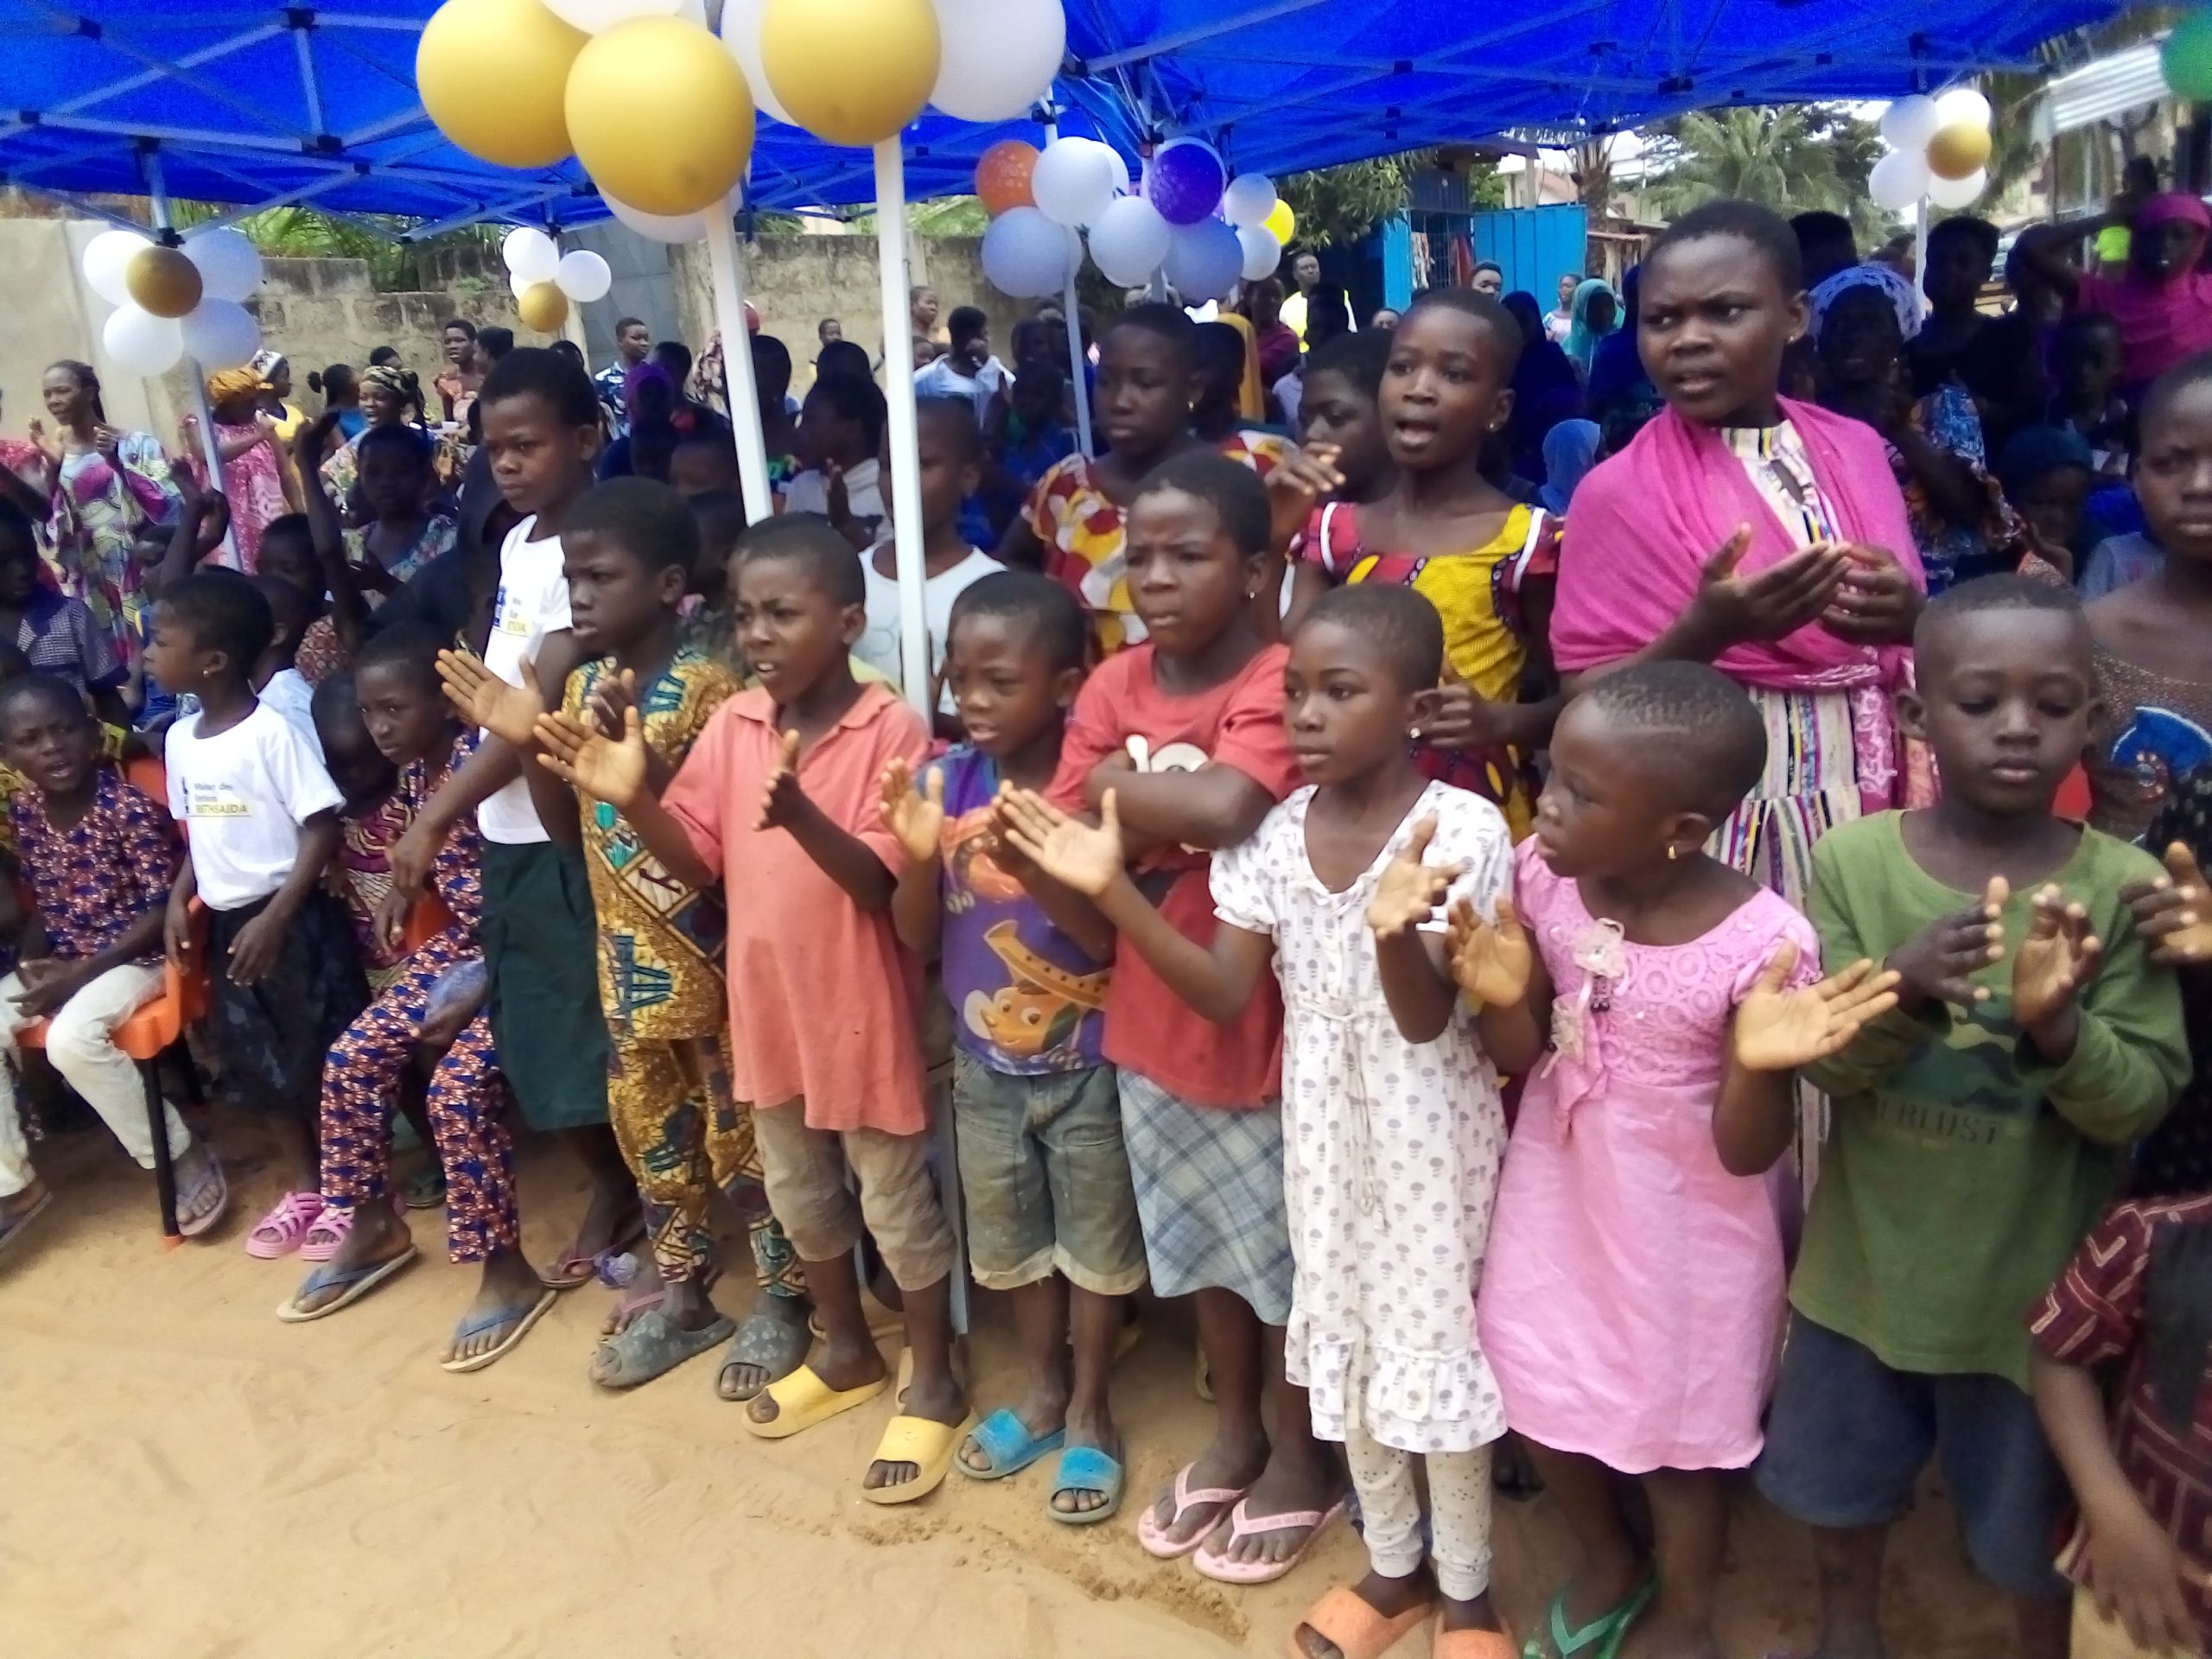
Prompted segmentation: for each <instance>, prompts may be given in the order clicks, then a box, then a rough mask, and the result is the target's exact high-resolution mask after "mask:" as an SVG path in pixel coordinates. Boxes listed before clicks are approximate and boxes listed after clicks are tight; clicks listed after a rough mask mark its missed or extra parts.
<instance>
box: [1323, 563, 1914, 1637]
mask: <svg viewBox="0 0 2212 1659" xmlns="http://www.w3.org/2000/svg"><path fill="white" fill-rule="evenodd" d="M1325 602H1326V601H1324V603H1325ZM1766 759H1767V740H1766V733H1765V728H1764V726H1763V725H1762V723H1761V721H1760V719H1759V715H1758V710H1757V709H1755V708H1754V707H1753V706H1752V703H1751V699H1750V698H1749V697H1747V696H1745V694H1744V692H1743V691H1742V690H1740V689H1739V688H1738V686H1736V685H1735V684H1734V683H1732V682H1731V681H1730V680H1728V679H1727V678H1726V677H1724V676H1723V675H1721V674H1719V672H1717V671H1714V670H1713V669H1711V668H1708V667H1707V666H1706V665H1705V664H1701V663H1683V662H1659V663H1651V664H1642V665H1638V666H1635V667H1630V668H1625V669H1623V670H1621V671H1618V672H1617V673H1613V674H1610V675H1607V676H1605V677H1602V678H1599V679H1598V680H1596V681H1595V682H1594V683H1592V684H1591V685H1590V686H1589V687H1588V688H1587V689H1586V690H1583V691H1582V692H1581V694H1580V696H1577V697H1576V698H1575V699H1574V700H1573V702H1569V703H1568V704H1567V709H1566V712H1565V713H1564V714H1563V715H1561V716H1560V721H1559V726H1558V729H1557V731H1556V732H1555V734H1554V737H1553V741H1552V766H1551V774H1550V777H1549V779H1548V782H1547V783H1546V785H1545V787H1544V790H1543V792H1542V794H1541V796H1540V797H1539V798H1538V800H1537V803H1536V810H1535V833H1534V834H1533V835H1532V836H1530V837H1529V839H1528V840H1527V841H1525V842H1522V845H1521V849H1520V851H1519V853H1518V855H1516V860H1515V881H1514V897H1513V903H1512V905H1511V906H1510V908H1509V907H1501V910H1500V913H1499V918H1498V920H1497V923H1496V924H1495V925H1493V924H1491V922H1489V921H1488V920H1486V919H1485V918H1481V917H1479V916H1476V915H1471V914H1465V913H1462V914H1460V915H1458V916H1456V917H1455V918H1454V919H1455V922H1456V923H1457V925H1458V929H1457V931H1459V935H1460V938H1459V949H1458V951H1457V960H1458V963H1459V979H1460V983H1461V985H1462V986H1463V988H1465V990H1466V992H1467V994H1468V996H1469V997H1470V998H1471V1000H1472V1001H1475V1002H1476V1003H1478V1005H1479V1006H1480V1007H1482V1010H1483V1013H1482V1029H1483V1033H1484V1042H1485V1046H1487V1048H1488V1049H1489V1052H1490V1054H1491V1058H1492V1059H1493V1060H1495V1061H1496V1063H1497V1065H1499V1066H1501V1067H1503V1068H1504V1069H1505V1070H1506V1071H1510V1072H1513V1073H1516V1075H1519V1076H1522V1077H1527V1078H1528V1080H1529V1081H1528V1086H1527V1089H1526V1091H1525V1092H1524V1093H1523V1095H1522V1101H1521V1109H1520V1116H1519V1117H1518V1119H1517V1121H1516V1122H1515V1124H1514V1126H1513V1140H1512V1145H1511V1147H1510V1151H1509V1152H1508V1154H1507V1156H1506V1160H1505V1176H1504V1179H1503V1182H1502V1184H1501V1185H1500V1187H1499V1190H1498V1198H1497V1221H1496V1224H1495V1225H1494V1227H1493V1228H1492V1230H1491V1251H1490V1260H1489V1262H1487V1264H1486V1265H1485V1266H1484V1272H1483V1280H1482V1285H1481V1289H1480V1294H1479V1305H1480V1328H1481V1333H1482V1342H1483V1347H1484V1351H1486V1352H1488V1354H1489V1355H1490V1360H1491V1367H1492V1369H1493V1370H1495V1371H1496V1372H1497V1388H1498V1393H1499V1395H1500V1397H1501V1398H1502V1400H1503V1405H1504V1411H1505V1416H1506V1419H1507V1421H1509V1422H1510V1423H1511V1425H1512V1427H1513V1428H1514V1431H1515V1432H1516V1433H1517V1434H1519V1435H1520V1436H1521V1437H1522V1440H1524V1441H1525V1442H1526V1443H1527V1446H1528V1449H1529V1456H1530V1458H1531V1459H1532V1460H1533V1461H1534V1463H1535V1467H1536V1469H1537V1471H1538V1472H1539V1473H1540V1474H1541V1477H1542V1478H1543V1484H1544V1489H1545V1490H1546V1491H1548V1492H1549V1493H1550V1494H1551V1495H1552V1497H1553V1499H1554V1502H1556V1503H1558V1504H1559V1505H1560V1509H1561V1510H1563V1511H1564V1512H1565V1514H1566V1516H1567V1524H1568V1526H1569V1528H1570V1529H1572V1530H1573V1534H1574V1537H1575V1541H1576V1543H1577V1544H1578V1545H1580V1549H1581V1557H1582V1559H1581V1561H1580V1565H1579V1567H1577V1570H1576V1571H1575V1573H1574V1575H1573V1577H1572V1578H1571V1579H1570V1580H1568V1581H1567V1583H1566V1584H1565V1585H1564V1586H1561V1587H1560V1589H1559V1590H1558V1591H1557V1592H1555V1593H1554V1595H1553V1596H1552V1598H1551V1600H1550V1605H1549V1606H1548V1610H1547V1611H1546V1614H1545V1617H1544V1620H1543V1623H1542V1624H1541V1625H1540V1626H1539V1629H1538V1631H1537V1633H1536V1635H1535V1638H1534V1645H1537V1646H1541V1647H1543V1648H1544V1649H1545V1650H1548V1651H1550V1652H1554V1653H1557V1654H1573V1653H1577V1652H1580V1651H1582V1650H1584V1649H1592V1650H1594V1651H1597V1652H1602V1653H1611V1652H1616V1651H1619V1650H1622V1649H1623V1648H1624V1644H1626V1643H1629V1642H1630V1640H1631V1638H1630V1637H1629V1634H1628V1632H1629V1630H1630V1626H1635V1627H1636V1631H1637V1634H1636V1636H1635V1637H1633V1638H1632V1639H1633V1642H1634V1643H1636V1644H1637V1651H1640V1652H1646V1653H1651V1654H1669V1655H1674V1654H1683V1655H1706V1656H1713V1655H1715V1654H1717V1653H1718V1651H1719V1649H1718V1646H1717V1643H1716V1641H1715V1638H1714V1636H1713V1593H1714V1589H1715V1583H1716V1580H1718V1578H1719V1569H1720V1560H1721V1554H1722V1547H1723V1543H1724V1541H1725V1536H1726V1491H1725V1488H1724V1485H1723V1482H1722V1473H1721V1471H1724V1470H1730V1469H1742V1468H1745V1467H1746V1466H1747V1465H1750V1463H1751V1460H1752V1459H1754V1458H1755V1457H1757V1456H1758V1450H1759V1443H1760V1442H1759V1414H1760V1412H1761V1410H1762V1409H1763V1408H1764V1404H1765V1400H1766V1393H1767V1385H1768V1383H1769V1381H1770V1377H1771V1376H1772V1371H1773V1363H1774V1352H1775V1348H1776V1345H1777V1342H1778V1340H1779V1338H1780V1337H1781V1333H1782V1322H1783V1312H1784V1308H1783V1237H1782V1227H1781V1224H1780V1222H1779V1219H1778V1217H1777V1211H1776V1206H1775V1194H1774V1192H1773V1189H1772V1187H1771V1185H1770V1182H1769V1180H1768V1179H1767V1177H1768V1174H1769V1173H1770V1171H1771V1170H1772V1169H1773V1167H1774V1166H1775V1164H1776V1162H1777V1160H1779V1159H1781V1158H1782V1156H1783V1154H1784V1153H1786V1152H1787V1151H1788V1150H1789V1143H1790V1136H1791V1131H1792V1127H1793V1124H1794V1122H1795V1110H1796V1090H1795V1086H1794V1078H1793V1077H1792V1075H1791V1071H1792V1068H1793V1067H1795V1066H1796V1065H1798V1064H1799V1063H1801V1062H1802V1061H1805V1060H1809V1059H1811V1058H1814V1057H1815V1055H1816V1054H1818V1053H1821V1052H1827V1050H1829V1049H1832V1048H1834V1047H1835V1046H1840V1045H1841V1044H1842V1043H1843V1042H1844V1041H1846V1040H1847V1039H1848V1038H1849V1036H1850V1034H1851V1033H1852V1032H1853V1031H1854V1030H1855V1029H1856V1028H1857V1027H1858V1025H1859V1023H1861V1022H1863V1021H1865V1020H1868V1019H1872V1018H1873V1017H1874V1016H1876V1015H1878V1014H1882V1013H1884V1012H1885V1011H1886V1010H1887V1009H1888V1007H1890V1006H1891V1003H1892V1002H1893V1001H1894V998H1892V997H1891V996H1889V995H1888V991H1889V985H1888V983H1887V982H1886V981H1885V980H1884V979H1881V978H1877V977H1874V976H1873V969H1872V964H1871V963H1860V964H1859V965H1857V966H1855V967H1853V968H1852V969H1849V970H1848V971H1847V972H1846V973H1845V974H1844V975H1842V976H1840V978H1838V979H1836V980H1834V981H1831V982H1827V983H1826V984H1821V985H1818V986H1815V981H1816V980H1818V979H1819V977H1820V969H1819V957H1818V954H1817V950H1818V947H1817V945H1816V944H1815V938H1814V935H1813V930H1812V927H1811V925H1810V924H1808V922H1807V921H1806V920H1805V918H1803V917H1802V916H1800V915H1799V914H1798V913H1797V912H1796V911H1795V910H1793V909H1791V908H1790V907H1789V905H1788V904H1787V903H1785V902H1784V901H1783V899H1780V898H1778V897H1777V896H1776V895H1775V894H1774V893H1771V892H1770V891H1768V890H1767V889H1766V888H1764V887H1761V886H1759V885H1758V883H1756V882H1754V881H1752V880H1751V879H1750V878H1749V877H1747V876H1745V875H1743V874H1739V873H1738V872H1737V871H1735V870H1733V869H1731V868H1729V867H1728V866H1727V865H1726V864H1724V863H1722V862H1720V861H1718V860H1717V859H1714V858H1713V857H1711V856H1709V855H1707V852H1706V851H1705V849H1706V847H1707V845H1708V844H1709V843H1710V839H1711V836H1712V832H1713V826H1714V825H1716V824H1719V823H1726V821H1727V819H1728V816H1729V814H1730V813H1732V812H1733V811H1734V810H1736V808H1737V806H1738V804H1739V803H1741V801H1742V800H1743V799H1744V798H1745V796H1746V795H1747V794H1748V793H1749V792H1750V791H1751V789H1752V788H1753V787H1754V786H1755V785H1757V784H1758V780H1759V779H1760V777H1761V776H1762V774H1763V769H1764V766H1765V765H1766ZM1524 922H1525V924H1526V927H1525V931H1524V929H1523V923H1524ZM1894 978H1895V976H1894V975H1891V976H1888V979H1889V980H1894ZM1547 1047H1548V1048H1549V1051H1550V1052H1549V1053H1548V1054H1547V1052H1546V1049H1547ZM1693 1263H1694V1269H1695V1270H1694V1271H1690V1270H1688V1267H1689V1264H1693ZM1624 1476H1625V1477H1628V1478H1632V1479H1634V1480H1636V1481H1637V1483H1638V1484H1640V1485H1641V1487H1642V1488H1643V1493H1644V1495H1645V1496H1646V1497H1647V1498H1648V1499H1649V1504H1650V1511H1651V1522H1650V1524H1651V1530H1652V1542H1651V1546H1650V1548H1649V1553H1648V1554H1647V1552H1646V1550H1645V1548H1644V1547H1643V1545H1642V1543H1640V1542H1639V1541H1637V1538H1636V1536H1635V1535H1634V1534H1633V1533H1632V1532H1631V1530H1630V1526H1629V1524H1628V1522H1627V1521H1626V1520H1625V1519H1624V1516H1623V1514H1622V1512H1621V1509H1620V1505H1619V1502H1618V1497H1617V1496H1616V1491H1617V1488H1618V1484H1619V1482H1620V1478H1621V1477H1624Z"/></svg>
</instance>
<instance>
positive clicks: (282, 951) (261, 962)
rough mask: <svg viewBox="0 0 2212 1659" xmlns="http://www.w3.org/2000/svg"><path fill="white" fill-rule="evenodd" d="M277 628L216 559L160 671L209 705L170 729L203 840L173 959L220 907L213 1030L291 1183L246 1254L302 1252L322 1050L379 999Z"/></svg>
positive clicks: (174, 899)
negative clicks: (270, 703)
mask: <svg viewBox="0 0 2212 1659" xmlns="http://www.w3.org/2000/svg"><path fill="white" fill-rule="evenodd" d="M276 632H277V627H276V622H275V620H274V619H273V618H272V617H271V616H270V610H269V601H267V600H266V599H264V598H263V597H262V594H261V592H260V590H259V589H258V588H257V587H256V586H255V585H254V582H253V580H252V578H251V577H249V576H243V575H238V573H236V572H235V571H230V570H206V571H202V572H200V573H199V574H198V575H191V576H187V577H186V578H185V579H184V580H183V581H181V582H177V583H175V585H174V586H172V587H170V588H167V589H166V590H164V592H163V593H162V599H161V602H160V603H159V604H158V605H157V606H156V607H155V612H154V634H153V638H152V639H151V640H150V641H149V644H148V645H147V647H146V665H147V671H149V673H151V674H152V675H153V676H154V677H156V679H158V680H159V681H160V682H161V683H162V684H163V685H166V686H168V687H171V688H172V689H174V690H176V691H178V692H179V693H189V694H191V695H192V696H196V697H197V698H199V700H200V706H199V708H198V709H197V710H196V711H195V712H194V713H192V714H189V715H185V716H184V717H183V718H181V720H179V721H177V722H176V723H175V725H174V726H172V727H170V728H169V733H168V791H169V801H168V806H169V812H170V814H171V816H173V817H176V818H179V819H181V820H182V821H183V822H184V823H186V824H187V826H188V833H189V835H190V841H189V843H188V846H187V848H186V850H185V857H184V861H183V862H182V864H181V866H180V868H179V869H178V872H177V877H176V884H175V888H174V889H173V891H172V892H171V893H170V896H169V905H168V920H167V923H166V924H165V925H164V929H163V933H164V939H165V943H166V944H167V947H168V953H169V955H170V957H172V958H173V959H175V960H177V961H183V960H185V959H186V958H187V957H188V956H189V955H190V954H191V952H192V950H193V948H194V947H193V932H194V927H193V920H192V911H191V906H192V901H193V899H195V898H197V899H200V901H201V902H202V903H203V904H204V905H205V906H207V911H208V912H209V914H208V926H207V935H208V951H207V974H208V978H209V980H210V982H211V984H212V988H213V1012H212V1014H211V1016H210V1021H209V1024H210V1027H211V1031H212V1040H213V1045H214V1048H215V1052H216V1053H217V1054H218V1055H219V1057H220V1058H221V1061H222V1067H223V1076H224V1081H225V1083H226V1086H227V1087H228V1088H229V1089H230V1090H232V1092H233V1093H234V1095H235V1096H236V1097H237V1098H238V1102H239V1103H241V1104H243V1105H246V1106H249V1107H252V1108H255V1109H258V1110H260V1111H262V1112H264V1113H265V1114H266V1115H267V1116H268V1119H269V1122H270V1128H271V1131H272V1133H273V1134H274V1135H275V1136H276V1138H277V1142H278V1151H279V1157H280V1160H281V1163H282V1173H283V1177H284V1179H285V1186H286V1190H285V1192H284V1195H283V1198H281V1199H280V1200H279V1201H278V1202H277V1206H276V1207H275V1208H274V1209H273V1210H271V1211H270V1212H269V1214H268V1215H267V1216H266V1217H264V1218H263V1219H262V1221H261V1223H260V1224H259V1225H257V1227H255V1229H254V1230H253V1232H252V1235H251V1236H250V1237H249V1238H248V1239H247V1241H246V1253H247V1254H248V1255H254V1256H258V1257H262V1258H264V1259H267V1258H270V1257H275V1256H280V1255H289V1254H291V1252H292V1251H294V1250H296V1249H298V1248H299V1247H300V1243H301V1241H302V1239H304V1238H305V1237H306V1236H307V1230H308V1228H309V1227H311V1226H313V1225H314V1224H315V1217H316V1216H317V1215H319V1214H320V1213H321V1210H322V1199H321V1195H320V1193H319V1192H318V1191H317V1187H316V1168H315V1164H316V1160H315V1135H314V1125H315V1112H316V1108H317V1105H318V1103H319V1102H320V1100H321V1093H322V1058H323V1055H324V1054H325V1053H326V1052H327V1051H328V1050H329V1047H330V1045H331V1043H332V1042H333V1041H334V1040H335V1039H336V1038H337V1037H338V1035H339V1033H340V1032H342V1031H344V1030H345V1029H346V1023H347V1022H348V1021H349V1020H352V1019H353V1016H354V1015H355V1014H359V1012H360V1010H361V1007H362V1005H363V1004H364V1003H365V1002H366V1001H367V1000H368V988H367V986H366V985H365V983H364V982H363V981H362V977H361V967H360V963H359V961H358V960H357V959H356V957H354V954H353V938H352V935H351V933H350V932H349V931H348V929H347V926H346V912H345V909H344V907H343V906H340V904H339V903H338V902H337V900H335V899H332V898H330V897H329V896H328V895H327V893H324V892H323V890H322V885H321V884H322V875H323V871H324V868H326V867H327V865H328V864H329V862H330V860H331V857H332V855H334V853H335V852H336V850H337V847H338V809H339V808H340V806H341V805H343V804H345V802H344V797H342V796H341V795H340V794H339V792H338V786H337V785H335V784H334V783H332V782H331V781H330V775H329V773H327V772H325V771H324V770H323V769H322V763H321V760H319V759H318V758H317V757H316V755H315V752H314V749H313V748H312V747H310V745H309V743H308V739H307V738H306V737H305V736H303V735H302V734H301V733H300V731H299V730H298V728H296V727H294V726H293V725H292V724H291V723H290V722H289V721H287V720H285V718H284V717H283V715H279V714H278V713H277V711H276V710H274V709H266V708H264V707H263V706H262V704H261V702H260V701H259V700H258V699H257V697H255V696H254V694H253V688H252V685H251V682H250V680H249V678H248V676H249V673H250V671H251V665H252V664H255V663H256V662H258V661H259V660H260V659H261V658H262V655H263V653H264V652H266V651H267V650H268V649H269V645H270V640H271V639H273V638H274V637H275V634H276Z"/></svg>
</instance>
